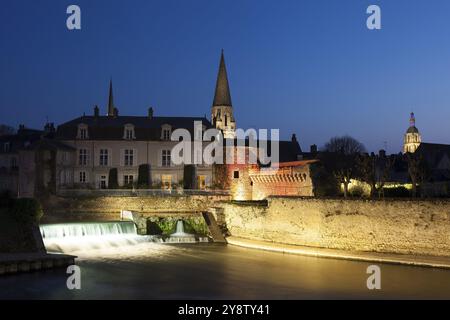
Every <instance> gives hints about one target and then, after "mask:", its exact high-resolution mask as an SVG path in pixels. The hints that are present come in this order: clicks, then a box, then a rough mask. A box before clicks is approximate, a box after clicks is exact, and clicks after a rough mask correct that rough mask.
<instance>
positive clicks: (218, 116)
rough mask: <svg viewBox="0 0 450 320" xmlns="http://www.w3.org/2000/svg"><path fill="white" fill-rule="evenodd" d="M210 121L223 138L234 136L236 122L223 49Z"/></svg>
mask: <svg viewBox="0 0 450 320" xmlns="http://www.w3.org/2000/svg"><path fill="white" fill-rule="evenodd" d="M211 122H212V123H213V125H214V126H215V127H216V128H217V129H219V130H222V132H223V136H224V138H225V139H233V138H234V137H235V130H236V122H235V120H234V116H233V106H232V104H231V94H230V87H229V85H228V77H227V69H226V67H225V58H224V56H223V50H222V55H221V57H220V64H219V73H218V74H217V82H216V91H215V93H214V101H213V105H212V107H211Z"/></svg>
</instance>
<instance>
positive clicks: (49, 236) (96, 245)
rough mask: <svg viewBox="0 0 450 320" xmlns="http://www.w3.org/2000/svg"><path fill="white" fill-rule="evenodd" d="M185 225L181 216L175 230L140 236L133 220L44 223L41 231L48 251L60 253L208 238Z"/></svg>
mask: <svg viewBox="0 0 450 320" xmlns="http://www.w3.org/2000/svg"><path fill="white" fill-rule="evenodd" d="M184 227H185V226H184V221H183V220H181V219H180V220H178V221H177V223H176V230H174V231H175V232H173V233H171V234H169V235H139V234H138V232H137V227H136V224H135V223H134V222H133V221H108V222H83V223H81V222H76V223H59V224H43V225H41V226H40V232H41V235H42V238H43V240H44V244H45V248H46V249H47V251H48V252H63V253H76V252H84V251H90V250H99V249H102V250H109V249H112V248H118V247H124V246H130V245H137V244H141V243H151V242H153V243H197V242H209V239H208V237H202V236H198V235H195V234H191V233H187V232H185V228H184Z"/></svg>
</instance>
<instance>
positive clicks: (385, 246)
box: [217, 197, 450, 256]
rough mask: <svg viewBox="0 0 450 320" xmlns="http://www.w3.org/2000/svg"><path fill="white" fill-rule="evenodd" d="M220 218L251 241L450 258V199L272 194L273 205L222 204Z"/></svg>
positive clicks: (219, 219) (270, 199) (236, 234)
mask: <svg viewBox="0 0 450 320" xmlns="http://www.w3.org/2000/svg"><path fill="white" fill-rule="evenodd" d="M217 216H218V221H221V222H222V223H224V224H226V225H225V226H226V228H227V229H228V231H229V232H230V234H231V235H233V236H237V237H244V238H248V239H257V240H266V241H272V242H278V243H286V244H296V245H304V246H313V247H324V248H335V249H344V250H359V251H376V252H394V253H404V254H424V255H428V254H429V255H442V256H450V201H440V200H436V201H409V200H389V201H376V200H331V199H330V200H326V199H313V198H310V199H308V198H289V197H272V198H269V200H268V205H261V203H257V204H251V203H248V202H247V203H241V204H239V203H222V209H221V210H218V211H217ZM225 226H224V227H225Z"/></svg>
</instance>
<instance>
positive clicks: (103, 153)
mask: <svg viewBox="0 0 450 320" xmlns="http://www.w3.org/2000/svg"><path fill="white" fill-rule="evenodd" d="M100 165H101V166H107V165H108V149H100Z"/></svg>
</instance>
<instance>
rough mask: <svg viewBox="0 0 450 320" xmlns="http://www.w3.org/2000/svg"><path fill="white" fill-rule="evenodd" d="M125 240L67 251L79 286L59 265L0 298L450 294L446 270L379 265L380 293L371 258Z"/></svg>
mask: <svg viewBox="0 0 450 320" xmlns="http://www.w3.org/2000/svg"><path fill="white" fill-rule="evenodd" d="M125 238H126V237H125ZM123 240H124V241H122V242H120V241H119V243H118V242H117V239H115V240H114V241H112V242H109V244H106V243H104V244H103V245H100V244H96V245H94V244H93V243H92V242H89V241H88V243H89V245H87V246H86V245H85V244H80V246H79V247H78V250H77V248H75V247H74V248H73V249H74V251H73V253H74V254H77V255H79V256H80V258H79V259H78V260H77V261H78V264H79V266H80V267H81V283H82V284H81V285H82V289H81V290H79V291H69V290H68V289H66V279H67V275H66V274H65V270H52V271H45V272H36V273H30V274H21V275H14V276H6V277H1V278H0V288H2V290H0V298H36V299H94V298H96V299H184V298H192V299H258V298H260V299H312V298H327V299H328V298H375V299H380V298H438V299H439V298H447V299H449V298H450V270H441V269H431V268H419V267H408V266H399V265H380V266H381V272H382V284H381V285H382V290H380V291H369V290H368V289H367V288H366V280H367V276H368V275H367V274H366V268H367V266H368V265H369V263H364V262H354V261H344V260H333V259H321V258H314V257H303V256H296V255H284V254H281V253H272V252H266V251H257V250H252V249H245V248H239V247H233V246H225V245H216V244H192V245H168V244H160V243H152V242H147V241H144V240H145V237H142V238H140V237H138V238H132V239H123ZM94 242H95V241H94ZM59 246H60V248H65V249H64V250H69V247H64V246H63V245H62V244H61V243H60V244H59ZM80 249H81V250H80Z"/></svg>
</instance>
